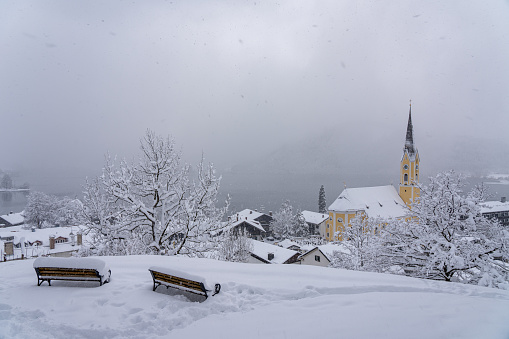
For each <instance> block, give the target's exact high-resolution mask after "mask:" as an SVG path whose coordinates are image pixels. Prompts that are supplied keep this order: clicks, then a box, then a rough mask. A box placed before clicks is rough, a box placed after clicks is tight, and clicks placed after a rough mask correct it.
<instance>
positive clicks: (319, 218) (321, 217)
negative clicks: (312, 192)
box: [302, 211, 329, 225]
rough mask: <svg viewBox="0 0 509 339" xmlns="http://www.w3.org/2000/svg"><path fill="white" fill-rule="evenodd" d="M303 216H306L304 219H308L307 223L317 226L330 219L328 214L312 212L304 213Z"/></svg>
mask: <svg viewBox="0 0 509 339" xmlns="http://www.w3.org/2000/svg"><path fill="white" fill-rule="evenodd" d="M302 215H303V216H304V219H306V222H309V223H311V224H316V225H318V224H320V223H322V222H324V221H325V220H327V218H328V217H329V214H328V213H317V212H311V211H302Z"/></svg>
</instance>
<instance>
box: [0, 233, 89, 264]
mask: <svg viewBox="0 0 509 339" xmlns="http://www.w3.org/2000/svg"><path fill="white" fill-rule="evenodd" d="M71 232H73V234H77V233H78V232H80V229H79V227H51V228H42V229H35V232H32V230H30V229H24V228H22V226H12V227H5V228H0V238H2V239H4V241H5V239H10V240H9V241H12V242H13V243H14V245H17V244H20V243H21V242H23V245H25V244H26V245H27V246H29V244H34V245H35V244H37V245H38V246H32V247H30V250H29V251H27V252H26V253H23V254H24V255H25V256H26V257H34V256H39V255H52V254H57V253H63V252H71V251H76V250H77V249H78V248H79V246H77V245H75V246H73V244H72V243H71V241H70V238H71ZM50 236H53V237H55V241H58V240H59V239H60V240H64V241H65V242H64V243H57V244H55V248H50V241H49V238H50ZM22 240H23V241H22ZM17 251H19V248H18V249H17ZM18 254H19V256H21V252H20V253H18Z"/></svg>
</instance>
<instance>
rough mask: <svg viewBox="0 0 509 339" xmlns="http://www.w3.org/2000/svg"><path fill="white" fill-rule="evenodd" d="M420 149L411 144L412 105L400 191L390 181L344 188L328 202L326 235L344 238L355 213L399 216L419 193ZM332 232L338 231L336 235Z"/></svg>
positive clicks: (382, 216)
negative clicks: (384, 184)
mask: <svg viewBox="0 0 509 339" xmlns="http://www.w3.org/2000/svg"><path fill="white" fill-rule="evenodd" d="M418 183H419V152H418V151H417V148H416V147H415V145H414V137H413V125H412V105H411V104H410V111H409V113H408V125H407V131H406V139H405V147H404V149H403V157H402V158H401V162H400V179H399V192H398V191H396V188H395V187H394V186H392V185H387V186H375V187H357V188H345V189H344V190H343V192H341V194H340V195H339V197H338V198H337V199H336V200H335V201H334V202H333V203H332V204H331V205H330V206H329V208H328V212H329V219H328V220H327V223H326V226H325V227H326V229H325V232H323V233H322V234H324V235H325V239H326V240H329V241H333V240H343V239H342V236H341V233H342V231H343V230H344V229H345V226H347V225H348V224H349V223H350V221H351V220H352V219H353V218H355V216H356V215H359V214H362V215H366V216H367V217H373V218H377V217H381V218H402V217H404V216H405V215H406V211H407V208H408V207H409V206H410V204H411V203H412V201H414V200H415V199H416V198H418V197H419V193H420V191H419V187H418ZM335 234H340V235H339V236H335Z"/></svg>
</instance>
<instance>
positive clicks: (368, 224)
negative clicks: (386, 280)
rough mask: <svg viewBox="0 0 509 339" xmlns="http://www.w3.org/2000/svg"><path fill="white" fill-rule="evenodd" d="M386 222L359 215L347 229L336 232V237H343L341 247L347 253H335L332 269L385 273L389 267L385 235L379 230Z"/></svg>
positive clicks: (351, 221)
mask: <svg viewBox="0 0 509 339" xmlns="http://www.w3.org/2000/svg"><path fill="white" fill-rule="evenodd" d="M384 224H385V222H384V221H383V220H381V219H378V218H369V217H367V216H366V215H365V214H364V213H358V214H357V215H356V216H355V217H354V218H353V219H351V220H350V222H349V224H348V225H347V226H345V229H344V230H343V231H341V232H336V234H335V235H334V236H335V237H339V236H342V237H343V239H344V240H343V242H342V243H341V245H342V246H343V247H344V248H345V249H346V251H343V252H341V251H337V252H334V254H333V258H332V264H331V266H332V267H336V268H346V269H351V270H358V271H371V272H383V271H384V270H385V269H386V268H387V267H388V266H390V264H389V265H388V264H387V263H386V261H385V260H384V258H383V256H382V253H383V250H384V248H383V241H384V238H383V233H380V232H379V229H380V228H381V227H382V226H383V225H384Z"/></svg>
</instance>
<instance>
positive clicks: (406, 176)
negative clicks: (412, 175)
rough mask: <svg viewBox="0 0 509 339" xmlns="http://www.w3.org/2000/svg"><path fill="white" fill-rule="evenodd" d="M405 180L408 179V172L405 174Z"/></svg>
mask: <svg viewBox="0 0 509 339" xmlns="http://www.w3.org/2000/svg"><path fill="white" fill-rule="evenodd" d="M404 180H405V182H407V181H408V174H406V173H405V176H404Z"/></svg>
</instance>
